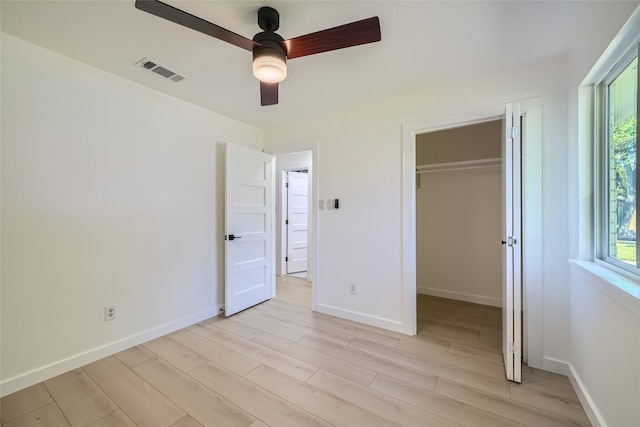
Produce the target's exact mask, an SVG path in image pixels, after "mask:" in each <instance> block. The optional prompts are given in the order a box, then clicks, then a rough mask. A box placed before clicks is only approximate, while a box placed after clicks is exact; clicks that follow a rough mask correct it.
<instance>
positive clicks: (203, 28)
mask: <svg viewBox="0 0 640 427" xmlns="http://www.w3.org/2000/svg"><path fill="white" fill-rule="evenodd" d="M136 8H137V9H140V10H142V11H144V12H148V13H150V14H152V15H156V16H159V17H160V18H164V19H166V20H168V21H171V22H175V23H176V24H179V25H183V26H185V27H187V28H191V29H192V30H196V31H199V32H201V33H204V34H206V35H209V36H211V37H215V38H217V39H220V40H223V41H225V42H227V43H231V44H232V45H235V46H238V47H241V48H243V49H246V50H248V51H250V52H251V51H252V50H253V47H254V46H259V44H258V43H256V42H254V41H253V40H250V39H248V38H246V37H243V36H241V35H239V34H236V33H234V32H232V31H229V30H227V29H225V28H222V27H220V26H218V25H216V24H212V23H211V22H209V21H205V20H204V19H202V18H198V17H197V16H194V15H192V14H190V13H187V12H185V11H183V10H180V9H177V8H175V7H173V6H171V5H168V4H166V3H162V2H161V1H158V0H136Z"/></svg>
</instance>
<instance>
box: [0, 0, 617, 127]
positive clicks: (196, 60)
mask: <svg viewBox="0 0 640 427" xmlns="http://www.w3.org/2000/svg"><path fill="white" fill-rule="evenodd" d="M166 2H167V3H169V4H171V5H173V6H175V7H178V8H180V9H182V10H185V11H187V12H189V13H191V14H194V15H197V16H200V17H201V18H203V19H206V20H208V21H211V22H213V23H215V24H218V25H220V26H222V27H224V28H227V29H229V30H231V31H233V32H236V33H238V34H241V35H243V36H245V37H247V38H252V37H253V35H254V34H255V33H257V32H259V31H261V30H260V29H259V28H258V25H257V22H256V19H257V10H258V9H259V8H260V7H261V6H272V7H274V8H276V9H277V10H278V11H279V12H280V29H279V30H278V33H279V34H280V35H281V36H283V37H284V38H285V39H288V38H292V37H296V36H300V35H303V34H308V33H311V32H314V31H318V30H322V29H325V28H329V27H334V26H337V25H341V24H344V23H348V22H352V21H356V20H359V19H364V18H368V17H371V16H379V17H380V23H381V31H382V41H381V42H379V43H373V44H369V45H364V46H358V47H354V48H349V49H343V50H338V51H333V52H328V53H323V54H319V55H314V56H309V57H303V58H298V59H294V60H292V61H290V62H289V71H288V77H287V79H286V80H285V81H284V82H282V83H281V84H280V99H279V104H278V105H275V106H268V107H261V106H260V97H259V83H258V81H257V80H256V79H255V78H254V77H253V75H252V72H251V53H250V52H247V51H245V50H242V49H240V48H238V47H235V46H233V45H230V44H227V43H225V42H222V41H220V40H217V39H214V38H211V37H209V36H206V35H204V34H201V33H198V32H195V31H193V30H190V29H188V28H184V27H181V26H179V25H176V24H174V23H172V22H169V21H166V20H163V19H161V18H158V17H155V16H153V15H150V14H148V13H145V12H142V11H140V10H138V9H136V8H135V7H134V0H118V1H95V0H86V1H53V0H48V1H27V0H21V1H10V0H2V1H1V2H0V7H1V10H0V12H1V17H2V20H1V29H2V31H3V32H6V33H9V34H12V35H15V36H17V37H20V38H22V39H25V40H27V41H30V42H33V43H35V44H38V45H40V46H43V47H45V48H48V49H50V50H53V51H55V52H58V53H61V54H63V55H66V56H69V57H71V58H74V59H77V60H79V61H82V62H84V63H87V64H90V65H93V66H95V67H97V68H101V69H103V70H106V71H108V72H110V73H113V74H116V75H118V76H121V77H123V78H125V79H128V80H131V81H134V82H137V83H139V84H142V85H145V86H147V87H150V88H153V89H156V90H158V91H161V92H164V93H167V94H170V95H173V96H175V97H178V98H181V99H183V100H186V101H188V102H191V103H193V104H197V105H200V106H202V107H204V108H207V109H210V110H212V111H215V112H218V113H221V114H224V115H226V116H229V117H232V118H235V119H237V120H240V121H242V122H245V123H249V124H252V125H255V126H258V127H261V128H269V127H272V126H284V125H286V124H287V123H291V122H300V121H304V120H306V119H307V118H309V117H312V116H314V115H317V114H322V113H323V112H327V111H331V110H336V109H341V108H348V107H353V106H357V105H361V104H363V103H367V102H372V101H374V100H380V99H384V98H386V97H390V96H393V95H398V94H401V93H405V92H412V91H417V90H421V89H425V88H428V87H429V86H431V85H433V84H435V83H437V82H442V84H445V83H446V82H448V84H454V83H455V80H456V79H461V78H464V77H465V76H466V75H470V74H473V73H477V72H479V71H490V70H491V69H496V68H498V67H505V66H512V65H516V64H521V63H526V62H530V61H535V60H539V59H542V58H545V57H550V56H554V55H558V54H562V53H564V52H566V51H567V50H568V48H569V47H570V45H571V44H572V43H573V42H574V41H575V40H576V38H577V37H579V36H580V34H581V32H582V31H585V30H588V28H589V25H593V24H594V23H595V22H596V21H597V19H606V12H607V8H608V7H611V5H612V2H591V1H569V2H550V1H549V2H541V1H534V2H523V1H502V2H487V1H471V2H454V1H406V2H405V1H268V0H264V1H178V0H167V1H166ZM143 57H151V58H153V59H155V60H156V61H158V62H159V63H161V64H162V65H164V66H166V67H168V68H170V69H173V70H174V71H177V72H179V73H181V74H184V75H186V76H188V77H189V79H188V80H186V81H184V82H182V83H179V84H175V83H172V82H170V81H168V80H165V79H163V78H160V77H159V76H157V75H155V74H153V73H149V72H146V71H144V70H143V69H141V68H139V67H136V66H134V64H135V63H136V62H137V61H139V60H140V59H142V58H143Z"/></svg>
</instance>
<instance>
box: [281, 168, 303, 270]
mask: <svg viewBox="0 0 640 427" xmlns="http://www.w3.org/2000/svg"><path fill="white" fill-rule="evenodd" d="M282 184H283V188H282V216H283V218H282V220H283V223H282V224H281V227H282V231H283V232H282V242H281V247H282V251H283V255H284V265H283V273H282V274H283V275H285V274H286V275H287V276H294V277H298V278H301V279H306V278H307V265H308V249H309V170H308V169H294V170H287V171H283V172H282Z"/></svg>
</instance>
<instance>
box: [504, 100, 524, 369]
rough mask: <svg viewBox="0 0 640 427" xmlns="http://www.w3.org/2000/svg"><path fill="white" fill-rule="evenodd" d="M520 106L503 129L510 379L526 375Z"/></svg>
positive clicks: (508, 113)
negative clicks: (523, 335)
mask: <svg viewBox="0 0 640 427" xmlns="http://www.w3.org/2000/svg"><path fill="white" fill-rule="evenodd" d="M520 148H521V144H520V104H507V106H506V108H505V115H504V126H503V129H502V215H503V217H502V226H503V231H502V234H503V235H502V255H503V256H502V264H503V265H502V267H503V268H502V354H503V357H504V367H505V370H506V374H507V379H508V380H511V381H515V382H521V374H522V365H521V359H522V317H521V307H522V295H521V289H522V249H521V234H522V231H521V230H522V224H521V222H522V221H521V220H522V215H521V211H520V209H521V193H520V192H521V156H520Z"/></svg>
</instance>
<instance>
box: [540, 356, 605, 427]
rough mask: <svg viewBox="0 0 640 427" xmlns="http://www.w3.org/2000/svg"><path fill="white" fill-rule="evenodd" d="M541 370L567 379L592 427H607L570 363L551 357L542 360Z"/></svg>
mask: <svg viewBox="0 0 640 427" xmlns="http://www.w3.org/2000/svg"><path fill="white" fill-rule="evenodd" d="M542 369H544V370H545V371H551V372H555V373H557V374H562V375H566V376H567V377H569V381H571V385H572V386H573V388H574V390H575V391H576V393H577V395H578V399H579V400H580V403H581V404H582V407H583V408H584V411H585V412H586V414H587V417H588V418H589V421H590V422H591V424H592V425H593V427H606V426H607V423H606V422H605V421H604V419H603V418H602V414H600V411H598V407H597V406H596V404H595V402H594V401H593V399H592V398H591V395H590V394H589V391H588V390H587V388H586V387H585V385H584V383H583V382H582V380H581V379H580V376H579V375H578V373H577V372H576V370H575V369H574V368H573V365H572V364H571V363H567V362H564V361H562V360H558V359H554V358H552V357H544V358H543V359H542Z"/></svg>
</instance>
